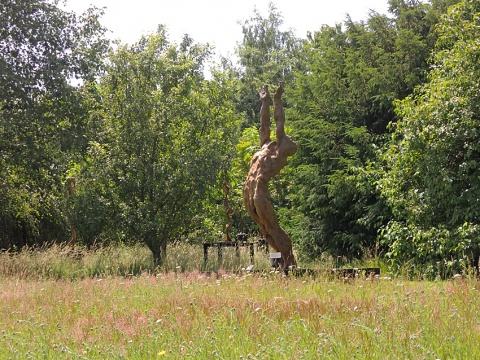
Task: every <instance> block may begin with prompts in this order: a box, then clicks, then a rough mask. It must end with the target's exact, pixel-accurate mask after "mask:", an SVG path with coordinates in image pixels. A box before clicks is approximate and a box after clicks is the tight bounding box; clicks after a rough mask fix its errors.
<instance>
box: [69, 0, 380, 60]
mask: <svg viewBox="0 0 480 360" xmlns="http://www.w3.org/2000/svg"><path fill="white" fill-rule="evenodd" d="M269 1H270V0H262V1H259V0H234V1H232V0H67V5H66V9H67V10H73V11H75V12H77V13H81V12H83V11H84V10H86V9H87V8H88V7H89V6H90V5H91V4H92V5H95V6H97V7H106V10H105V15H104V16H103V18H102V20H101V22H102V24H103V25H104V26H105V27H107V28H108V29H109V30H111V31H112V32H113V33H112V34H111V36H110V38H111V39H120V40H121V41H122V43H129V44H131V43H134V42H136V41H138V40H139V39H140V36H141V35H144V34H148V33H152V32H155V31H156V29H157V26H158V25H159V24H164V25H166V26H167V30H168V33H169V40H170V41H172V42H177V43H179V42H180V41H181V39H182V37H183V34H185V33H186V34H189V35H190V37H192V38H193V39H194V41H196V42H200V43H210V44H212V45H214V46H215V48H216V52H217V53H220V54H222V55H224V56H227V55H231V54H233V52H234V49H235V46H236V45H237V43H238V42H240V41H241V40H242V30H241V26H240V25H239V24H238V21H243V20H245V19H248V18H250V17H251V16H252V15H253V9H254V8H255V7H256V8H257V9H258V10H259V11H260V13H261V14H262V16H264V17H265V16H266V15H267V14H268V3H269ZM273 2H274V4H275V5H276V7H277V9H278V10H279V11H280V12H281V13H282V15H283V19H284V28H283V29H282V30H287V29H293V30H294V31H295V33H296V36H297V37H301V38H305V36H306V34H307V31H311V32H313V31H315V30H318V29H320V27H321V26H322V25H324V24H327V25H334V24H335V23H339V22H342V21H343V20H345V18H346V16H347V14H349V15H350V16H351V17H352V19H353V20H354V21H361V20H365V19H366V18H367V15H368V13H369V11H370V10H372V9H373V10H375V11H377V12H379V13H381V14H386V13H387V10H388V2H387V0H274V1H273Z"/></svg>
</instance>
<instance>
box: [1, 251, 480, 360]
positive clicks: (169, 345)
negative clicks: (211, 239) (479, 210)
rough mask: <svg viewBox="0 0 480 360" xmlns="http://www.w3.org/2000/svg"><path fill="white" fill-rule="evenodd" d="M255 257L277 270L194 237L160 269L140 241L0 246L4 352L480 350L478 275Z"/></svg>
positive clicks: (396, 354) (181, 354) (405, 354)
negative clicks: (302, 267)
mask: <svg viewBox="0 0 480 360" xmlns="http://www.w3.org/2000/svg"><path fill="white" fill-rule="evenodd" d="M322 261H323V263H320V264H318V263H317V264H311V266H316V267H331V266H332V265H336V264H334V263H333V262H332V261H333V260H332V259H331V258H325V259H323V260H322ZM254 263H255V268H257V269H265V270H266V271H264V272H263V273H260V274H252V273H246V272H226V271H223V270H222V269H226V270H239V269H242V268H243V267H245V266H246V265H248V264H250V258H249V253H248V251H246V250H242V251H241V252H240V256H237V254H236V253H235V251H234V249H228V250H227V249H225V251H224V253H223V258H222V261H221V262H220V263H219V262H218V259H217V253H216V251H211V253H210V254H209V259H208V262H207V264H204V262H203V248H202V247H201V246H191V245H186V244H176V245H174V246H172V247H170V248H169V251H168V256H167V258H166V259H165V263H164V265H163V267H162V268H160V269H153V267H152V264H153V261H152V257H151V254H150V251H149V250H148V249H146V248H145V247H143V246H140V245H135V246H124V245H118V246H112V247H105V248H99V249H95V250H88V249H85V248H76V249H75V250H74V251H72V250H71V249H70V248H66V247H61V246H52V247H50V248H48V249H47V248H44V249H37V250H34V249H30V250H26V251H23V252H21V253H3V254H0V304H1V307H0V359H155V358H169V359H188V358H191V359H216V358H217V359H278V358H280V359H352V358H356V359H475V358H480V348H479V347H478V343H480V293H479V290H480V283H479V281H478V280H477V278H476V277H473V276H472V277H460V276H458V277H456V278H455V279H452V280H449V281H436V282H428V281H408V280H405V279H402V278H394V279H393V280H392V279H391V277H385V276H383V275H384V274H382V276H381V277H379V278H373V279H372V278H361V277H360V278H355V279H338V278H331V277H327V276H322V275H319V276H317V277H315V278H311V277H303V278H295V277H285V276H284V275H283V274H278V273H271V272H270V271H269V270H270V267H269V263H268V261H267V256H266V254H265V253H261V252H256V255H255V259H254ZM201 269H203V270H206V271H202V272H201V271H199V270H201ZM219 269H220V270H219ZM210 270H217V271H216V272H215V273H214V272H210Z"/></svg>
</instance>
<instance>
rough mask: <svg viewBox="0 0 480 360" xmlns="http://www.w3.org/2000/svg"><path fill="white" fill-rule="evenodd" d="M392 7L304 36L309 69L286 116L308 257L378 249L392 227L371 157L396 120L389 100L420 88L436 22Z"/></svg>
mask: <svg viewBox="0 0 480 360" xmlns="http://www.w3.org/2000/svg"><path fill="white" fill-rule="evenodd" d="M390 7H391V11H392V13H393V14H394V15H395V16H394V17H393V18H390V17H388V16H386V15H380V14H377V13H371V14H370V16H369V18H368V20H367V21H366V22H360V23H356V22H353V21H352V20H351V19H350V18H347V20H346V21H345V22H344V26H342V25H341V24H337V25H336V26H324V27H322V28H321V29H320V31H318V32H315V33H314V34H311V36H310V37H309V39H308V41H307V42H306V43H305V46H304V48H303V52H302V56H301V57H300V58H301V59H305V60H304V61H305V67H306V71H302V72H295V75H296V88H295V91H294V92H293V94H292V96H291V97H290V98H289V102H290V103H291V104H292V107H291V109H290V113H287V115H290V118H292V124H293V125H292V127H293V129H294V131H295V134H296V139H297V142H298V144H299V154H298V156H297V158H296V161H297V164H296V165H294V167H295V166H296V168H297V171H296V177H295V182H294V183H295V190H294V194H295V197H294V202H293V206H294V208H295V209H296V210H298V211H299V212H300V213H301V215H303V216H299V218H300V219H301V221H300V222H299V223H298V224H297V225H296V226H295V227H296V228H297V229H298V230H297V231H296V233H297V234H298V236H297V238H300V239H302V243H301V244H300V245H301V247H302V248H303V250H304V251H305V252H306V253H307V254H308V255H310V256H318V255H320V254H321V253H322V252H329V253H331V254H333V255H337V256H340V255H341V256H347V257H349V258H353V257H356V258H358V257H361V256H362V255H363V254H365V253H366V252H372V251H376V250H377V249H378V248H377V246H378V241H377V232H378V230H379V228H380V227H381V226H382V225H385V224H386V223H387V222H388V220H389V219H390V212H389V208H388V207H387V205H386V204H385V201H384V199H383V198H382V195H381V194H380V192H379V191H378V190H377V188H376V186H374V184H375V182H376V181H377V180H378V179H379V178H380V174H379V171H378V170H379V169H377V166H376V162H377V154H378V153H379V152H381V149H382V147H383V145H384V144H385V143H386V142H387V140H388V137H387V136H386V135H387V133H388V131H389V130H388V129H387V125H388V124H389V123H395V122H396V121H397V115H396V114H395V112H394V104H393V102H394V100H395V99H403V98H404V97H405V96H407V95H408V94H411V93H412V92H413V89H414V88H415V86H417V85H419V84H422V83H423V82H424V81H426V74H427V70H428V64H427V59H428V57H429V53H430V50H431V49H432V47H433V43H434V42H433V41H432V37H434V35H432V33H433V29H434V27H435V24H436V22H437V21H438V11H437V10H436V9H434V8H433V7H432V6H431V5H427V4H423V3H421V2H418V1H390ZM297 215H298V214H297Z"/></svg>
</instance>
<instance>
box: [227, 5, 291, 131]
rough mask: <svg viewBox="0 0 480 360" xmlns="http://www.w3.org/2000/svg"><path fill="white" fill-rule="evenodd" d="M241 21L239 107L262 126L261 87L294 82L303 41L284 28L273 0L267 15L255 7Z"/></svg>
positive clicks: (248, 120) (249, 121)
mask: <svg viewBox="0 0 480 360" xmlns="http://www.w3.org/2000/svg"><path fill="white" fill-rule="evenodd" d="M241 25H242V32H243V40H242V43H241V44H239V45H238V47H237V49H236V53H237V55H238V57H239V60H240V72H239V77H240V89H239V93H238V100H237V101H238V104H237V111H238V112H240V113H244V114H245V115H246V116H247V126H252V125H256V126H257V128H258V122H259V121H258V119H259V116H260V115H259V114H260V104H259V101H258V90H259V88H260V87H261V86H263V85H264V84H278V83H279V82H280V81H284V82H285V83H286V84H289V83H293V81H292V79H293V77H292V70H293V69H294V68H295V66H296V64H297V62H296V56H297V55H296V54H297V51H298V50H299V49H300V41H299V40H298V39H297V38H296V37H295V34H294V33H293V31H292V30H287V31H282V30H281V27H282V25H283V17H282V14H281V13H280V12H278V10H277V8H276V7H275V5H274V4H273V3H269V6H268V16H267V17H266V18H264V17H263V16H262V15H261V14H260V12H259V11H258V10H257V9H255V10H254V14H253V16H252V17H251V18H250V19H248V20H245V21H244V22H243V23H242V24H241Z"/></svg>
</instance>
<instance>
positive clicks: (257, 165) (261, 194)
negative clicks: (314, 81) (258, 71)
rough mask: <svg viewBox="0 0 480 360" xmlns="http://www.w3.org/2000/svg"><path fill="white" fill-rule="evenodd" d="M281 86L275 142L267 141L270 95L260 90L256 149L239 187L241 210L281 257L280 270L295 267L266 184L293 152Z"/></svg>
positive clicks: (277, 97)
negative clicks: (246, 173)
mask: <svg viewBox="0 0 480 360" xmlns="http://www.w3.org/2000/svg"><path fill="white" fill-rule="evenodd" d="M283 92H284V86H283V83H280V84H279V85H278V88H277V90H276V91H275V94H274V96H273V108H274V111H273V117H274V120H275V125H276V139H275V141H272V140H271V139H270V93H269V91H268V85H264V86H263V88H262V89H261V90H260V99H261V100H262V107H261V109H260V129H259V133H260V146H261V149H260V150H259V151H258V152H256V153H255V154H254V155H253V158H252V161H251V163H250V171H249V172H248V176H247V179H246V181H245V184H244V187H243V200H244V203H245V208H246V209H247V212H248V214H249V215H250V216H251V218H252V219H253V220H254V221H255V222H256V223H257V224H258V226H259V228H260V233H261V234H262V236H263V237H265V239H266V240H267V242H268V244H269V245H270V246H271V247H272V248H273V249H274V250H275V251H277V252H280V253H281V254H282V262H283V267H284V268H285V269H288V267H289V266H294V265H296V262H295V257H294V256H293V252H292V240H291V239H290V236H288V234H287V233H286V232H285V230H283V229H282V228H281V226H280V225H279V224H278V219H277V216H276V214H275V210H274V208H273V206H272V204H271V202H270V194H269V192H268V182H269V181H270V180H271V179H272V178H273V177H274V176H276V175H278V174H279V173H280V170H281V169H283V168H284V167H285V165H287V157H289V156H292V155H293V154H295V153H296V151H297V145H296V144H295V142H294V141H293V140H292V139H291V138H290V136H288V135H287V134H286V133H285V111H284V109H283V105H282V101H281V100H282V99H281V98H282V94H283Z"/></svg>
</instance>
